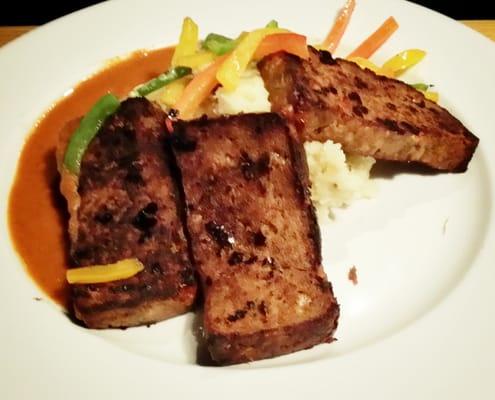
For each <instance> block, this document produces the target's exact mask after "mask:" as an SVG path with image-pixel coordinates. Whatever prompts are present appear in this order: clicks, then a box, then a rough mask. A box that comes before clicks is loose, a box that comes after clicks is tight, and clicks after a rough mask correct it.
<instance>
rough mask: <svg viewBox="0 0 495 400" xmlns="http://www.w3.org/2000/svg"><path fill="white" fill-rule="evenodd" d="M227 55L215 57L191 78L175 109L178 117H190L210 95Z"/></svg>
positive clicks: (216, 83)
mask: <svg viewBox="0 0 495 400" xmlns="http://www.w3.org/2000/svg"><path fill="white" fill-rule="evenodd" d="M227 57H228V56H227V55H224V56H221V57H219V58H217V59H216V60H215V61H214V62H213V63H212V64H211V65H209V66H208V67H207V68H205V69H204V70H203V71H201V72H199V73H197V74H196V75H195V76H194V78H193V80H192V81H191V82H189V84H188V85H187V86H186V88H185V89H184V92H183V93H182V96H181V97H180V99H179V101H178V102H177V103H176V104H175V109H176V110H177V111H178V112H179V118H180V119H191V118H193V117H194V113H195V112H196V110H197V109H198V107H199V106H200V105H201V103H202V102H203V101H204V100H205V99H206V98H207V97H208V96H209V95H210V93H211V92H212V91H213V89H215V87H216V86H217V85H218V80H217V72H218V70H219V68H220V67H221V65H222V64H223V63H224V61H225V60H226V58H227Z"/></svg>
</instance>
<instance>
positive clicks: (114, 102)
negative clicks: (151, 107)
mask: <svg viewBox="0 0 495 400" xmlns="http://www.w3.org/2000/svg"><path fill="white" fill-rule="evenodd" d="M119 106H120V101H119V99H118V98H117V97H115V96H114V95H113V94H111V93H108V94H106V95H104V96H102V97H101V98H100V99H99V100H98V101H97V102H96V103H95V105H94V106H93V107H92V108H91V110H89V112H88V113H87V114H86V115H85V116H84V117H83V119H82V120H81V123H80V124H79V127H78V128H77V129H76V131H75V132H74V133H73V134H72V136H71V138H70V139H69V143H68V145H67V149H66V150H65V154H64V167H65V168H66V169H67V170H68V171H69V172H70V173H71V174H74V175H79V171H80V169H81V161H82V158H83V155H84V153H85V152H86V149H87V147H88V145H89V143H90V142H91V140H93V138H94V137H95V136H96V134H97V133H98V131H99V130H100V128H101V126H102V125H103V123H104V122H105V120H106V119H107V118H108V117H109V116H110V115H112V114H113V113H114V112H115V111H117V109H118V108H119Z"/></svg>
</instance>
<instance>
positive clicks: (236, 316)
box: [227, 310, 247, 322]
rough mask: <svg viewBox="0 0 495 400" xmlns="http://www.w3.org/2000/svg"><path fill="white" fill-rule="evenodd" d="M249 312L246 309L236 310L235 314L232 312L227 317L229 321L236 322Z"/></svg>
mask: <svg viewBox="0 0 495 400" xmlns="http://www.w3.org/2000/svg"><path fill="white" fill-rule="evenodd" d="M246 314H247V311H246V310H236V311H235V313H234V314H231V315H229V316H228V317H227V321H229V322H236V321H239V320H240V319H243V318H244V317H245V316H246Z"/></svg>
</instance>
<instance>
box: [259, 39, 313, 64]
mask: <svg viewBox="0 0 495 400" xmlns="http://www.w3.org/2000/svg"><path fill="white" fill-rule="evenodd" d="M278 51H285V52H287V53H290V54H294V55H296V56H299V57H301V58H304V59H306V58H308V57H309V51H308V45H307V43H306V36H303V35H298V34H297V33H275V34H273V35H269V36H266V37H265V38H264V39H263V40H262V42H261V43H260V44H259V46H258V48H257V49H256V52H255V53H254V56H253V58H254V59H255V60H260V59H262V58H263V57H265V56H266V55H268V54H272V53H276V52H278Z"/></svg>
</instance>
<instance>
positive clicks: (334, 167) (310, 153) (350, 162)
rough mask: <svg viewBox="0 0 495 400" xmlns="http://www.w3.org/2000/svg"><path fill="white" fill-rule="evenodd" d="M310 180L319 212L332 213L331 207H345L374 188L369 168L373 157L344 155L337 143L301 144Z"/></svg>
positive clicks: (366, 196) (372, 162) (369, 195)
mask: <svg viewBox="0 0 495 400" xmlns="http://www.w3.org/2000/svg"><path fill="white" fill-rule="evenodd" d="M304 148H305V150H306V156H307V159H308V166H309V178H310V181H311V185H312V188H311V198H312V200H313V203H314V205H315V207H316V209H317V211H318V214H319V216H323V215H326V216H331V215H332V214H331V209H332V208H336V207H346V206H348V205H349V204H351V203H352V202H353V201H354V200H357V199H360V198H370V197H372V196H373V195H374V194H375V192H376V185H375V182H374V181H372V180H371V179H370V170H371V167H372V166H373V164H374V163H375V159H374V158H372V157H362V156H355V155H346V154H345V153H344V151H343V150H342V147H341V146H340V144H337V143H333V142H332V141H331V140H328V141H326V142H325V143H320V142H307V143H305V144H304Z"/></svg>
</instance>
